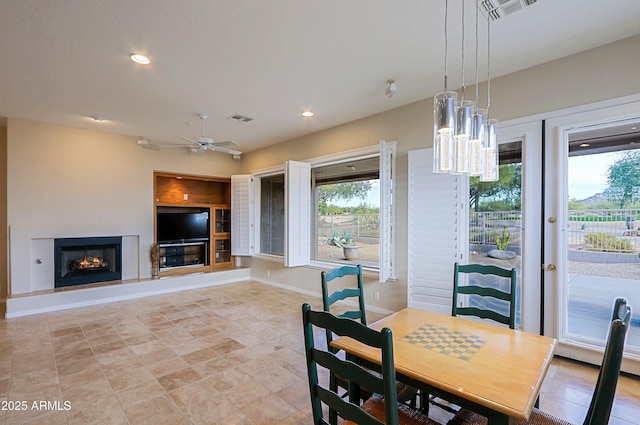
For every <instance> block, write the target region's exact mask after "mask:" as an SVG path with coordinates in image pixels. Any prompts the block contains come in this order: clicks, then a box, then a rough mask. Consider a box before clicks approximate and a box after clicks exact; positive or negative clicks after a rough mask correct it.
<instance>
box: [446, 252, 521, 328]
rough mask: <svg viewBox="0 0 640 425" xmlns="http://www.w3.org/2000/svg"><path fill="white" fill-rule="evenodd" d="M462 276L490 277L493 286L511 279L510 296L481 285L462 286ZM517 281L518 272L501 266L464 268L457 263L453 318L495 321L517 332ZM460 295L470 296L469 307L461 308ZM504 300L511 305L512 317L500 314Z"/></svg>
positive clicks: (454, 273) (510, 314)
mask: <svg viewBox="0 0 640 425" xmlns="http://www.w3.org/2000/svg"><path fill="white" fill-rule="evenodd" d="M461 274H466V275H472V274H477V275H481V276H490V277H492V278H494V279H493V280H492V281H493V282H498V281H500V280H504V279H509V292H507V291H504V290H501V289H498V288H496V287H495V286H485V285H478V284H476V283H469V284H466V285H462V284H461V282H460V281H461V279H460V275H461ZM516 280H517V273H516V269H510V270H509V269H503V268H502V267H498V266H490V265H482V264H467V265H460V264H458V263H455V264H454V268H453V302H452V303H451V314H452V315H453V316H476V317H479V318H482V319H491V320H493V321H496V322H498V323H501V324H504V325H508V326H509V328H511V329H514V328H515V325H516ZM460 295H467V296H469V303H468V304H467V305H465V306H461V305H459V298H460V297H459V296H460ZM500 300H501V301H504V302H506V303H508V313H505V312H500V303H501V301H500ZM496 307H497V308H496ZM505 310H506V309H505Z"/></svg>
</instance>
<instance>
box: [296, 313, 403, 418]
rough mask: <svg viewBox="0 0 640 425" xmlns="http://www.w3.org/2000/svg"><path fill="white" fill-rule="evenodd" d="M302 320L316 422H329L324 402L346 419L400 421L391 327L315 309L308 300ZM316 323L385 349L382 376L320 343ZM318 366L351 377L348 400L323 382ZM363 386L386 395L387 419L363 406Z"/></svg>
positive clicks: (321, 327) (346, 377) (336, 332)
mask: <svg viewBox="0 0 640 425" xmlns="http://www.w3.org/2000/svg"><path fill="white" fill-rule="evenodd" d="M302 323H303V330H304V346H305V353H306V357H307V372H308V376H309V391H310V395H311V407H312V410H313V423H314V425H321V424H322V425H328V424H329V422H328V421H327V419H325V417H324V413H323V408H322V406H323V404H324V405H326V406H328V407H329V409H331V410H334V411H336V412H338V415H339V416H340V417H342V418H343V419H345V420H350V421H353V422H355V423H357V424H359V425H397V424H398V406H397V399H398V395H397V392H396V372H395V367H394V363H393V336H392V333H391V329H388V328H384V329H382V330H381V331H376V330H374V329H371V328H368V327H366V326H365V325H363V324H361V323H358V322H357V321H354V320H351V319H348V318H340V317H336V316H334V315H332V314H331V313H327V312H324V311H313V310H311V306H310V305H309V304H306V303H305V304H303V306H302ZM314 326H316V327H318V328H319V329H324V330H326V331H328V332H332V333H334V334H336V335H340V336H347V337H350V338H353V339H355V340H357V341H359V342H361V343H363V344H366V345H368V346H371V347H375V348H379V349H381V352H382V376H380V375H378V374H376V373H374V372H372V371H371V370H368V369H365V368H363V367H361V366H359V365H358V364H356V363H355V362H353V361H349V360H344V359H341V358H339V357H338V356H337V355H336V354H334V353H333V352H332V351H330V350H324V349H322V348H319V346H316V344H315V332H314ZM321 345H322V344H320V346H321ZM318 367H321V368H325V369H328V371H329V373H330V374H336V375H340V376H342V377H343V378H344V379H346V380H347V381H348V387H349V399H348V400H344V399H342V398H341V397H340V395H338V393H337V392H336V391H334V390H331V389H330V388H329V386H328V385H327V386H324V385H323V384H322V383H321V382H320V380H319V378H318ZM361 387H364V388H369V389H371V390H372V391H374V392H375V393H377V394H381V395H382V396H383V397H384V404H385V418H386V423H383V422H380V421H379V420H378V419H376V418H374V417H373V416H371V415H370V414H369V413H367V412H366V411H364V410H363V409H362V408H361V407H360V405H359V403H360V388H361Z"/></svg>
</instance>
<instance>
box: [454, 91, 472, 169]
mask: <svg viewBox="0 0 640 425" xmlns="http://www.w3.org/2000/svg"><path fill="white" fill-rule="evenodd" d="M473 106H474V104H473V102H472V101H470V100H463V101H461V102H460V103H458V107H457V108H456V114H457V117H456V118H457V121H456V134H455V136H453V170H452V172H451V173H452V174H465V173H468V172H469V152H470V149H469V139H470V138H471V134H472V131H473Z"/></svg>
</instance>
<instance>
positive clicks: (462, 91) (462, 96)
mask: <svg viewBox="0 0 640 425" xmlns="http://www.w3.org/2000/svg"><path fill="white" fill-rule="evenodd" d="M460 101H461V102H462V101H464V0H462V89H461V91H460Z"/></svg>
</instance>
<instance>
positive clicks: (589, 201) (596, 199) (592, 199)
mask: <svg viewBox="0 0 640 425" xmlns="http://www.w3.org/2000/svg"><path fill="white" fill-rule="evenodd" d="M606 200H607V198H606V196H604V193H596V194H595V195H592V196H589V197H588V198H585V199H582V200H580V201H578V202H580V203H581V204H584V205H595V204H598V203H600V202H605V201H606Z"/></svg>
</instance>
